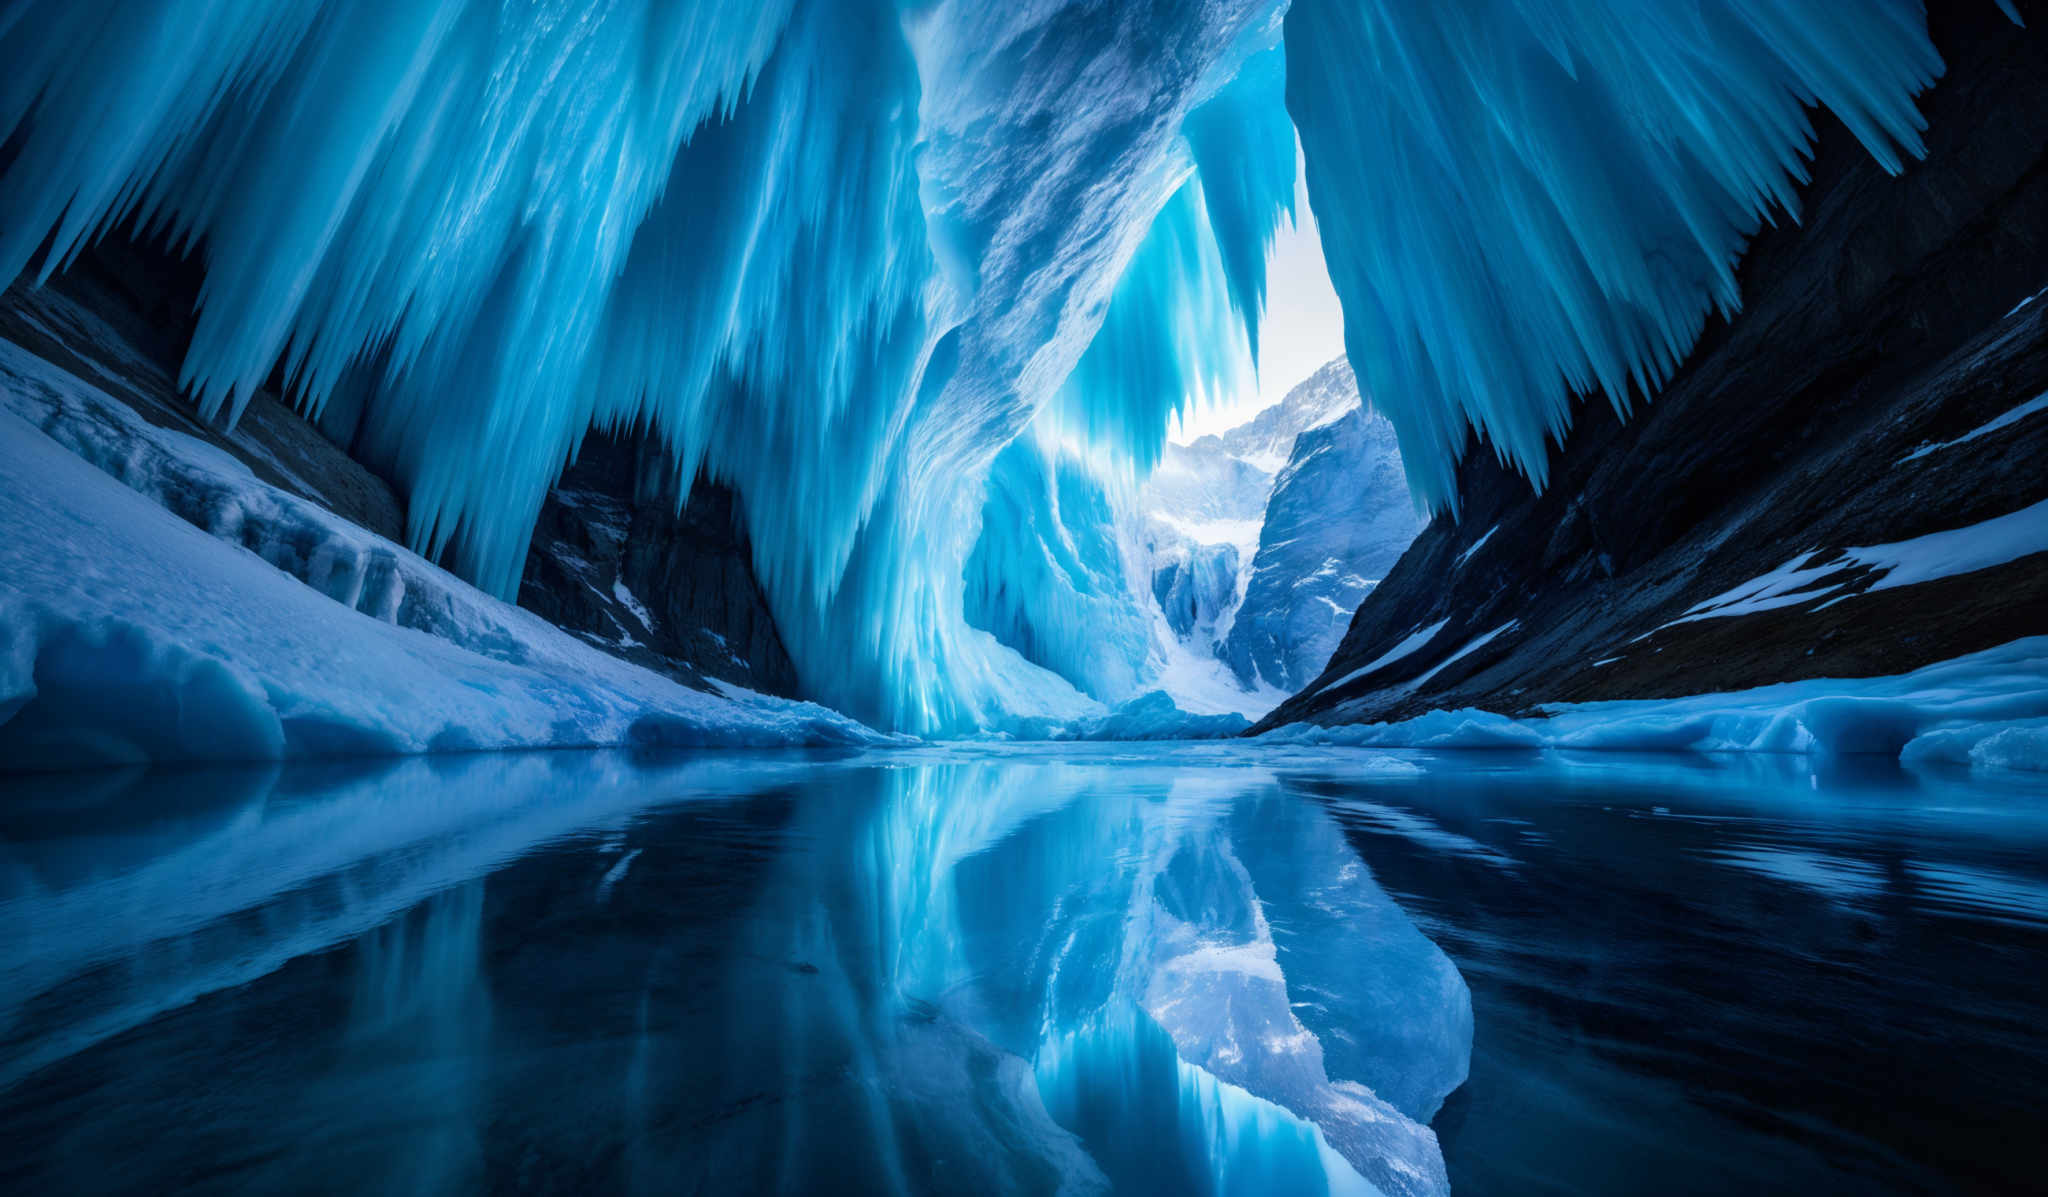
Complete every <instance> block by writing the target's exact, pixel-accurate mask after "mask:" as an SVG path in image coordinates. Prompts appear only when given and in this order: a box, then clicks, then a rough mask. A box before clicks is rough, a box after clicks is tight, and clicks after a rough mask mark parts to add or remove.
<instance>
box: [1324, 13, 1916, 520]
mask: <svg viewBox="0 0 2048 1197" xmlns="http://www.w3.org/2000/svg"><path fill="white" fill-rule="evenodd" d="M1286 53H1287V106H1288V111H1289V112H1290V113H1292V114H1293V116H1294V121H1295V125H1296V127H1297V129H1298V130H1299V133H1300V137H1301V142H1302V150H1303V155H1304V158H1305V161H1306V163H1307V171H1308V194H1309V202H1310V203H1311V204H1312V205H1313V206H1314V208H1315V211H1316V214H1317V216H1318V218H1319V227H1320V229H1321V233H1322V238H1323V250H1324V253H1325V254H1326V255H1327V257H1328V261H1329V268H1330V279H1331V282H1332V283H1334V284H1335V286H1336V289H1337V295H1338V297H1339V298H1340V299H1341V300H1342V302H1343V306H1344V341H1345V347H1346V350H1347V352H1348V354H1349V356H1350V358H1351V363H1352V366H1353V368H1354V369H1356V370H1357V372H1358V375H1359V381H1360V384H1361V388H1360V389H1361V390H1363V391H1364V392H1365V393H1366V394H1368V395H1370V396H1372V401H1373V403H1374V405H1375V406H1376V407H1378V408H1379V409H1380V410H1381V411H1382V412H1383V413H1385V414H1386V416H1387V417H1388V419H1389V420H1391V421H1392V422H1393V424H1394V427H1395V429H1396V430H1397V431H1398V433H1399V435H1400V440H1401V456H1402V458H1403V460H1404V461H1405V462H1406V463H1407V467H1408V478H1409V486H1410V488H1411V489H1412V490H1413V491H1414V493H1415V496H1416V498H1417V499H1418V500H1420V501H1422V502H1423V503H1424V504H1426V505H1427V506H1429V507H1432V508H1438V509H1441V508H1445V507H1452V506H1455V504H1456V499H1457V494H1456V491H1455V485H1454V480H1455V470H1456V466H1457V463H1458V461H1459V460H1460V459H1461V458H1462V457H1463V456H1464V453H1465V448H1466V442H1467V437H1468V434H1469V433H1476V434H1477V435H1478V436H1479V437H1481V438H1483V439H1484V440H1485V441H1486V442H1487V443H1488V444H1489V445H1491V447H1492V449H1493V452H1494V453H1495V454H1497V455H1498V456H1499V458H1500V459H1501V460H1502V461H1503V462H1506V463H1509V464H1511V465H1513V466H1514V467H1515V468H1516V469H1518V470H1520V471H1521V472H1522V473H1523V474H1525V475H1527V476H1528V477H1529V479H1530V480H1531V481H1532V482H1533V483H1534V484H1535V485H1537V486H1538V487H1541V486H1542V485H1543V482H1544V480H1545V475H1546V470H1547V467H1548V451H1549V443H1551V442H1559V443H1561V442H1562V441H1563V438H1564V434H1565V430H1566V429H1567V428H1568V427H1569V426H1570V423H1571V409H1572V401H1573V398H1574V397H1575V396H1587V395H1590V394H1591V393H1592V392H1593V391H1594V390H1595V389H1596V388H1597V389H1598V390H1600V391H1601V392H1603V393H1604V394H1605V395H1606V396H1607V399H1608V402H1610V403H1612V404H1613V405H1614V407H1615V409H1616V411H1617V412H1618V413H1619V414H1621V415H1623V416H1626V415H1627V414H1628V410H1629V405H1630V403H1631V402H1632V398H1633V396H1634V395H1636V394H1651V393H1654V392H1655V391H1656V389H1657V388H1658V387H1659V386H1661V385H1662V383H1663V382H1664V381H1665V379H1667V378H1668V377H1669V376H1670V375H1671V373H1672V371H1673V370H1675V369H1677V367H1678V364H1679V363H1680V362H1681V361H1682V360H1683V359H1684V357H1685V355H1686V353H1687V352H1688V351H1690V350H1691V348H1692V345H1693V342H1694V341H1695V340H1696V339H1697V338H1698V336H1699V334H1700V331H1701V329H1702V328H1703V327H1704V326H1705V322H1706V318H1707V315H1708V313H1709V312H1720V313H1722V314H1732V313H1733V312H1734V311H1735V309H1736V308H1737V307H1738V306H1739V305H1740V302H1741V296H1740V294H1739V293H1738V290H1737V286H1736V279H1735V266H1736V263H1737V260H1738V259H1739V257H1740V254H1741V251H1742V247H1743V246H1744V245H1745V244H1746V242H1747V240H1748V238H1749V237H1750V235H1751V234H1753V233H1754V232H1755V231H1756V230H1757V228H1758V227H1759V226H1760V225H1761V224H1762V222H1764V221H1765V220H1767V219H1771V218H1772V215H1773V213H1774V212H1776V211H1779V210H1782V211H1784V212H1787V213H1792V214H1796V213H1797V212H1798V197H1797V194H1796V190H1795V187H1796V184H1798V183H1800V182H1803V181H1804V180H1805V178H1806V165H1805V164H1806V159H1807V156H1808V154H1809V153H1810V150H1811V147H1812V143H1813V139H1814V130H1813V124H1812V121H1811V119H1810V117H1809V113H1808V109H1809V108H1810V107H1811V106H1813V105H1816V104H1818V105H1821V106H1823V107H1825V108H1827V109H1828V110H1829V111H1830V112H1832V113H1834V114H1835V116H1837V117H1839V118H1840V119H1841V120H1842V121H1843V122H1844V123H1845V124H1846V125H1848V127H1849V128H1850V129H1851V130H1853V131H1854V132H1855V134H1856V136H1857V137H1858V138H1859V139H1861V141H1862V143H1863V145H1864V146H1865V148H1867V149H1868V150H1869V151H1870V153H1871V154H1872V156H1873V157H1875V158H1876V159H1877V160H1878V161H1879V162H1880V163H1881V164H1883V165H1884V166H1885V167H1887V168H1888V169H1890V170H1892V171H1894V172H1896V171H1898V170H1900V169H1901V168H1902V167H1903V164H1904V162H1905V160H1906V159H1907V158H1908V157H1918V156H1919V155H1920V154H1921V153H1922V152H1923V151H1922V146H1921V140H1920V133H1921V131H1922V130H1923V129H1924V128H1925V122H1924V121H1923V119H1922V118H1921V116H1920V114H1919V111H1918V109H1917V108H1916V107H1915V106H1914V103H1913V98H1914V96H1916V95H1917V94H1918V93H1919V92H1920V91H1922V90H1923V89H1925V88H1926V87H1928V86H1929V85H1930V84H1932V83H1933V81H1934V80H1935V78H1936V77H1937V76H1938V75H1939V74H1940V72H1941V70H1942V63H1941V59H1940V56H1939V55H1938V54H1936V52H1935V50H1934V46H1933V44H1932V43H1931V42H1930V41H1929V40H1928V37H1927V23H1926V13H1925V10H1924V9H1923V8H1922V7H1921V3H1920V0H1705V2H1702V0H1469V2H1461V3H1457V4H1399V3H1381V2H1374V0H1296V2H1295V3H1294V5H1293V7H1292V8H1291V9H1289V11H1288V15H1287V28H1286Z"/></svg>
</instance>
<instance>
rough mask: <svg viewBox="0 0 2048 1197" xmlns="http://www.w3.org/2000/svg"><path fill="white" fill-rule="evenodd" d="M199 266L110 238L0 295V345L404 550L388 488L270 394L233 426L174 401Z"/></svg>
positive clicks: (398, 507)
mask: <svg viewBox="0 0 2048 1197" xmlns="http://www.w3.org/2000/svg"><path fill="white" fill-rule="evenodd" d="M199 283H200V269H199V266H198V263H197V262H195V261H193V260H191V259H188V258H180V257H176V256H173V255H171V254H168V253H166V252H164V251H162V250H160V249H157V248H154V247H151V246H147V245H137V244H131V243H129V242H125V241H121V240H118V239H112V240H108V241H104V242H101V243H100V244H98V245H96V246H94V247H93V248H92V249H91V250H90V251H89V252H87V253H86V254H84V255H82V256H81V257H80V258H79V260H78V261H77V262H75V263H73V265H72V266H71V268H70V269H69V270H66V271H65V272H64V273H62V274H60V275H58V276H56V277H55V278H52V279H51V280H50V281H49V282H48V283H47V284H45V285H44V286H41V287H35V286H31V285H30V284H29V282H28V281H21V282H17V283H15V284H14V285H13V286H11V287H9V288H8V289H7V292H6V294H5V295H4V296H0V338H5V339H6V340H9V341H12V342H14V343H15V344H17V345H20V346H21V347H23V348H24V349H27V350H29V351H30V352H32V353H34V354H35V355H36V356H38V357H41V358H43V359H44V360H45V361H48V362H50V363H51V364H52V365H55V366H58V367H60V368H62V369H64V370H66V371H68V372H70V373H72V374H75V375H77V376H78V377H79V378H82V379H85V380H86V381H88V382H91V383H92V384H93V385H94V386H97V387H99V388H100V389H101V390H103V391H105V392H107V394H108V395H110V396H112V397H113V398H115V399H118V400H120V401H121V402H123V403H125V404H127V405H128V406H129V407H131V408H133V409H134V410H135V411H136V412H137V413H138V414H140V415H141V416H142V417H143V418H144V419H145V420H148V421H149V422H150V423H151V424H154V425H156V426H158V427H161V428H170V429H174V430H176V431H178V432H182V433H185V434H187V435H189V436H195V437H198V438H199V439H201V440H203V441H206V442H207V443H209V444H211V445H213V446H215V447H216V448H219V449H223V450H226V451H227V452H228V453H231V454H233V455H234V456H235V457H236V458H238V459H240V460H241V462H242V463H243V464H244V465H246V466H248V467H249V468H250V470H252V471H254V473H255V474H256V476H257V477H258V478H261V479H263V481H265V482H268V483H270V484H271V485H272V486H276V487H280V488H282V489H284V490H286V491H288V492H290V493H292V494H294V495H297V496H298V497H300V498H302V499H307V500H310V501H312V502H314V503H318V504H319V505H320V506H322V507H325V508H326V509H327V510H329V511H332V512H334V513H335V514H336V515H339V516H341V517H342V518H343V519H346V520H348V521H349V522H350V523H353V524H356V525H357V526H359V527H362V528H366V529H368V530H369V531H371V532H375V533H376V534H377V535H379V536H382V537H384V538H385V539H387V540H393V541H397V542H398V543H400V544H403V543H405V508H404V505H403V502H402V501H401V500H400V498H399V496H398V495H397V493H396V492H395V491H393V490H392V488H391V486H390V484H389V483H388V482H386V481H385V480H384V479H382V478H380V477H378V476H377V475H376V474H375V473H373V472H371V471H370V470H368V469H366V468H364V467H363V466H362V465H361V464H360V463H358V462H357V461H355V460H354V459H353V458H351V457H350V456H349V455H348V454H347V453H345V452H343V451H342V450H341V449H339V448H337V447H336V446H335V445H334V444H333V443H332V442H331V441H329V440H328V439H327V438H326V437H324V436H322V435H320V433H319V431H318V430H316V429H315V428H314V427H313V426H312V425H311V424H309V423H307V422H306V421H305V420H304V419H303V418H302V417H300V415H299V414H298V413H297V412H295V411H293V410H292V409H291V408H290V407H289V406H288V405H286V404H285V403H284V401H283V400H282V399H280V398H279V397H278V392H277V391H276V390H275V389H274V388H265V389H264V390H263V391H261V392H259V393H258V394H256V395H255V396H254V397H253V398H251V399H250V401H249V405H248V407H247V408H246V409H244V411H243V413H242V418H241V420H239V421H238V422H237V423H236V425H235V427H234V428H233V429H224V428H220V427H217V426H215V425H213V424H209V423H207V422H206V421H205V420H202V419H200V418H199V413H198V412H197V411H196V410H194V409H193V407H192V404H191V403H190V402H189V401H188V400H186V399H185V397H184V396H183V395H181V394H180V393H179V389H178V363H179V362H180V361H181V360H183V358H184V356H185V347H186V346H187V345H188V344H190V343H191V339H192V324H193V318H192V313H193V310H194V307H193V305H194V303H195V300H196V297H197V296H198V294H199Z"/></svg>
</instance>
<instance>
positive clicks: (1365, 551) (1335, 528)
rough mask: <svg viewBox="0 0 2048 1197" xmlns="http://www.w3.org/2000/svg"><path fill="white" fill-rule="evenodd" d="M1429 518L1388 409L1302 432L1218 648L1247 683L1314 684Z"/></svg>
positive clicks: (1352, 411)
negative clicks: (1405, 467)
mask: <svg viewBox="0 0 2048 1197" xmlns="http://www.w3.org/2000/svg"><path fill="white" fill-rule="evenodd" d="M1341 364H1342V363H1333V365H1341ZM1325 372H1326V373H1327V369H1326V371H1325ZM1319 377H1320V376H1319ZM1344 377H1345V379H1346V380H1349V378H1350V373H1349V371H1348V370H1347V371H1345V373H1344ZM1423 522H1424V521H1423V518H1422V516H1421V515H1420V514H1418V513H1417V512H1416V510H1415V507H1414V504H1413V503H1411V502H1410V501H1409V499H1408V489H1407V486H1406V483H1405V482H1404V481H1403V478H1402V473H1401V451H1400V447H1399V445H1398V444H1397V443H1396V441H1395V438H1394V429H1393V426H1392V425H1391V424H1389V423H1387V421H1386V418H1385V417H1384V416H1381V415H1379V414H1377V413H1368V412H1366V411H1365V410H1364V409H1362V408H1360V407H1357V406H1353V407H1351V408H1349V409H1348V410H1346V411H1345V412H1344V413H1343V414H1342V415H1340V416H1338V417H1337V418H1336V419H1334V420H1332V421H1331V422H1329V423H1327V424H1324V425H1321V426H1319V427H1315V428H1311V429H1309V430H1308V431H1306V432H1304V433H1302V434H1301V436H1300V438H1299V439H1298V440H1296V441H1295V442H1294V451H1293V454H1292V456H1291V457H1290V459H1289V460H1288V463H1287V466H1286V468H1285V469H1283V470H1282V471H1281V472H1280V477H1279V480H1278V482H1277V483H1276V484H1275V485H1274V488H1273V497H1272V499H1271V500H1270V501H1268V503H1267V504H1266V520H1265V525H1264V527H1263V528H1262V530H1261V531H1260V533H1259V552H1258V556H1257V557H1256V558H1255V559H1254V560H1253V561H1252V564H1251V574H1250V577H1249V579H1248V580H1247V582H1246V584H1245V590H1244V602H1243V604H1242V605H1241V607H1240V608H1239V610H1238V612H1237V616H1236V618H1235V619H1234V620H1233V621H1232V622H1231V626H1230V634H1229V636H1228V637H1227V638H1226V639H1225V641H1224V643H1223V644H1222V645H1221V646H1220V648H1219V651H1220V652H1222V654H1223V656H1224V659H1225V660H1227V661H1229V662H1230V668H1231V670H1232V671H1233V672H1235V673H1236V674H1237V676H1238V677H1239V678H1240V679H1241V680H1243V681H1244V682H1245V683H1246V684H1247V685H1252V684H1256V683H1257V682H1259V681H1263V682H1265V683H1266V684H1267V685H1270V686H1274V687H1277V688H1279V689H1281V690H1286V691H1289V692H1292V691H1295V690H1299V689H1300V688H1301V687H1303V686H1305V685H1307V684H1308V683H1309V682H1310V681H1312V680H1313V679H1314V678H1315V676H1316V675H1317V674H1319V673H1321V672H1322V671H1323V666H1325V665H1327V664H1329V661H1330V654H1331V653H1333V652H1335V651H1336V649H1337V644H1338V642H1339V641H1341V640H1343V638H1344V633H1345V631H1346V630H1347V629H1349V628H1350V626H1351V614H1352V612H1354V611H1356V610H1357V609H1358V604H1359V603H1360V602H1361V601H1363V600H1364V598H1365V596H1366V594H1367V593H1369V592H1370V591H1371V590H1372V588H1373V586H1375V585H1377V584H1378V582H1379V579H1381V578H1383V577H1385V576H1386V574H1387V571H1388V570H1390V569H1392V568H1393V566H1394V563H1395V562H1396V561H1398V560H1400V559H1401V554H1402V553H1403V552H1405V551H1406V550H1407V548H1408V544H1409V542H1410V541H1412V540H1414V539H1415V534H1416V533H1417V532H1420V531H1421V530H1422V525H1423Z"/></svg>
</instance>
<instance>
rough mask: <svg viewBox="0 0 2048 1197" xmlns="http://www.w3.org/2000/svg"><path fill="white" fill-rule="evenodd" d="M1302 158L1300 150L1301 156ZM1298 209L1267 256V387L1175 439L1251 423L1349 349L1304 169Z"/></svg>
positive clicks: (1263, 355)
mask: <svg viewBox="0 0 2048 1197" xmlns="http://www.w3.org/2000/svg"><path fill="white" fill-rule="evenodd" d="M1300 160H1301V158H1300V155H1299V153H1297V154H1296V156H1295V161H1296V162H1299V161H1300ZM1294 211H1295V213H1296V214H1297V217H1298V223H1296V224H1294V225H1292V226H1290V225H1287V224H1285V223H1283V224H1282V225H1281V226H1280V233H1279V236H1277V237H1275V238H1274V240H1273V252H1272V253H1271V254H1270V255H1269V256H1268V257H1267V259H1266V317H1265V319H1264V320H1262V321H1260V322H1259V387H1258V390H1256V391H1253V392H1250V393H1247V394H1242V395H1239V396H1237V397H1235V398H1234V399H1231V400H1229V401H1227V402H1224V403H1221V404H1218V405H1216V406H1213V407H1204V408H1202V409H1200V410H1197V411H1194V412H1190V413H1189V414H1188V416H1187V417H1186V418H1185V419H1184V420H1183V421H1182V422H1181V425H1180V427H1179V429H1178V430H1176V431H1175V432H1174V434H1173V439H1174V440H1176V441H1178V442H1180V443H1181V444H1187V443H1188V442H1190V441H1192V440H1194V439H1195V438H1196V437H1200V436H1207V435H1208V434H1210V433H1212V432H1222V431H1223V430H1224V429H1226V428H1234V427H1236V426H1237V425H1239V424H1242V423H1244V422H1245V421H1246V420H1249V419H1251V418H1252V416H1254V415H1255V414H1257V413H1258V412H1260V411H1262V410H1264V409H1265V408H1267V407H1270V406H1272V405H1273V404H1275V403H1278V402H1280V399H1281V397H1282V396H1284V395H1285V394H1287V392H1288V391H1289V390H1291V389H1293V387H1294V386H1295V385H1296V384H1297V383H1299V382H1301V381H1302V380H1303V379H1305V378H1307V377H1308V376H1309V375H1311V374H1314V373H1315V372H1316V371H1317V370H1319V369H1321V368H1322V366H1323V365H1324V364H1325V363H1327V362H1328V361H1329V360H1330V359H1331V358H1334V357H1340V356H1342V355H1343V353H1344V313H1343V311H1342V310H1341V309H1339V308H1338V306H1337V292H1336V291H1335V290H1334V289H1333V288H1332V287H1331V286H1330V272H1329V270H1328V268H1327V267H1325V266H1324V265H1323V240H1322V237H1321V236H1319V235H1318V234H1317V232H1316V220H1315V215H1314V214H1313V213H1311V212H1310V211H1309V208H1308V182H1307V179H1306V177H1305V176H1304V175H1303V174H1302V173H1301V172H1300V168H1299V167H1297V168H1296V173H1295V178H1294Z"/></svg>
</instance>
